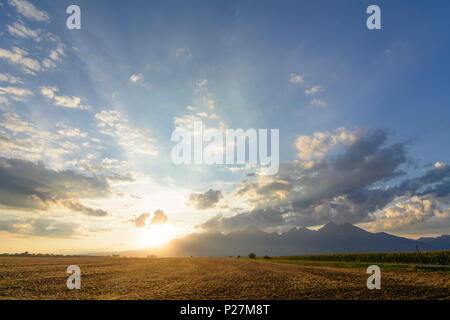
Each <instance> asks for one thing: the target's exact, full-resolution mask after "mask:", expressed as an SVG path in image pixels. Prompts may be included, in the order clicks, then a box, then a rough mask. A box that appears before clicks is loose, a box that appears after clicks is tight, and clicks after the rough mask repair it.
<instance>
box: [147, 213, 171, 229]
mask: <svg viewBox="0 0 450 320" xmlns="http://www.w3.org/2000/svg"><path fill="white" fill-rule="evenodd" d="M167 221H169V219H168V218H167V216H166V215H165V213H164V211H162V210H156V211H155V212H154V213H153V218H152V220H151V221H150V224H152V225H161V224H165V223H166V222H167Z"/></svg>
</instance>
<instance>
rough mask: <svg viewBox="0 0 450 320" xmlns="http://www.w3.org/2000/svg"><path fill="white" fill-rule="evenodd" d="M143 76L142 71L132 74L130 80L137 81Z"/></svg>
mask: <svg viewBox="0 0 450 320" xmlns="http://www.w3.org/2000/svg"><path fill="white" fill-rule="evenodd" d="M143 78H144V76H143V75H142V73H138V74H132V75H131V77H130V81H131V82H134V83H136V82H139V81H141V80H142V79H143Z"/></svg>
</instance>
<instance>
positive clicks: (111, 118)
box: [95, 110, 158, 156]
mask: <svg viewBox="0 0 450 320" xmlns="http://www.w3.org/2000/svg"><path fill="white" fill-rule="evenodd" d="M95 118H96V119H97V121H98V122H97V126H98V127H99V128H100V132H101V133H103V134H105V135H108V136H111V137H115V138H116V139H117V141H118V143H119V145H121V146H122V147H124V148H126V149H127V151H129V152H132V153H142V154H147V155H153V156H154V155H157V154H158V149H157V148H156V143H155V140H154V138H153V137H151V136H150V133H149V131H148V130H141V129H138V128H134V127H132V126H130V125H129V124H128V119H126V118H124V117H123V116H122V115H121V114H120V113H119V112H118V111H116V110H102V111H101V112H99V113H97V114H96V115H95Z"/></svg>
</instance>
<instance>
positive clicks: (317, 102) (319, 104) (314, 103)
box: [311, 98, 326, 107]
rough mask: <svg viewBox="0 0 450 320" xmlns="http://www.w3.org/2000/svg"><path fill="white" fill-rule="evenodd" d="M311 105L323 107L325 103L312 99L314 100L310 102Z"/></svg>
mask: <svg viewBox="0 0 450 320" xmlns="http://www.w3.org/2000/svg"><path fill="white" fill-rule="evenodd" d="M311 104H312V105H317V106H319V107H324V106H325V104H326V102H325V101H323V100H322V99H318V98H314V99H312V100H311Z"/></svg>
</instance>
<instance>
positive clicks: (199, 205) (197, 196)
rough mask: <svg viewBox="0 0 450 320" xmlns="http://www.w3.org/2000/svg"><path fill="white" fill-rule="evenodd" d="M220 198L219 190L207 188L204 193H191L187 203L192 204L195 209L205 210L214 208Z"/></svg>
mask: <svg viewBox="0 0 450 320" xmlns="http://www.w3.org/2000/svg"><path fill="white" fill-rule="evenodd" d="M222 198H223V196H222V192H220V190H212V189H209V190H208V191H206V192H205V193H191V194H190V196H189V200H188V201H187V204H188V205H191V206H194V207H195V208H196V209H197V210H205V209H210V208H214V207H215V206H216V204H217V202H219V200H220V199H222Z"/></svg>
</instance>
